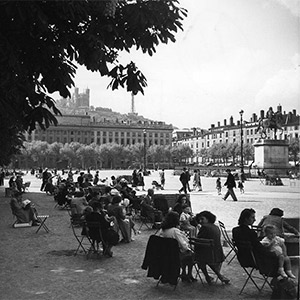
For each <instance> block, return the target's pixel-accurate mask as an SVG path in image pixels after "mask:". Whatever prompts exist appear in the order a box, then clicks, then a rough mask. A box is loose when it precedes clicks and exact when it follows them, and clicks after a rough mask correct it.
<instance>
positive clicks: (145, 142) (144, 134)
mask: <svg viewBox="0 0 300 300" xmlns="http://www.w3.org/2000/svg"><path fill="white" fill-rule="evenodd" d="M146 134H147V132H146V129H144V130H143V137H144V174H145V173H146V146H147V145H146V144H147V141H146Z"/></svg>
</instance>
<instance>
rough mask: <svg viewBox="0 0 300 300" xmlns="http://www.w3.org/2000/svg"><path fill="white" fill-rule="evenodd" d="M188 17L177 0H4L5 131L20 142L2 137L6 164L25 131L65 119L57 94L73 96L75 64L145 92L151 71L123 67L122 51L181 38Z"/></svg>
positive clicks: (0, 56) (0, 84)
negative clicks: (144, 73)
mask: <svg viewBox="0 0 300 300" xmlns="http://www.w3.org/2000/svg"><path fill="white" fill-rule="evenodd" d="M185 16H186V10H185V9H183V8H180V7H179V3H178V1H176V0H160V1H157V0H135V1H133V0H108V1H95V0H93V1H90V0H85V1H81V0H78V1H67V0H66V1H61V0H51V1H46V0H44V1H1V2H0V43H1V47H0V120H1V121H0V123H1V124H0V136H4V137H5V136H6V135H7V134H8V135H9V136H12V135H13V136H14V137H16V139H13V140H11V141H9V140H6V139H5V138H3V137H2V138H1V142H3V143H6V145H5V146H4V144H3V143H1V146H0V147H1V148H0V149H1V158H0V165H2V164H5V163H7V160H8V159H9V157H10V155H11V154H13V153H14V152H16V151H17V148H18V146H19V145H20V144H21V143H22V140H21V139H20V138H19V137H18V136H17V134H18V133H19V132H22V131H23V130H29V131H30V130H34V129H35V126H36V124H39V126H40V127H41V128H43V129H45V128H47V127H48V126H49V125H51V124H56V123H57V120H56V118H55V115H58V114H59V113H60V112H59V110H58V109H57V108H56V107H55V101H54V100H53V98H52V97H51V94H52V93H54V92H58V93H59V94H60V95H61V96H62V97H68V96H70V89H71V88H72V87H73V86H74V82H73V78H74V76H75V73H76V65H75V63H77V64H79V65H83V66H85V67H86V68H87V69H88V70H91V71H94V72H99V73H100V74H101V76H108V77H110V78H111V83H110V87H111V88H112V89H113V90H114V89H117V88H119V87H124V88H126V89H127V91H129V92H131V93H133V94H137V93H138V92H141V93H144V88H145V87H146V86H147V81H146V78H145V76H144V75H143V74H142V72H141V71H140V70H139V69H138V68H137V66H136V65H135V64H134V62H130V63H129V64H128V65H126V66H123V65H121V64H120V63H119V62H118V54H119V52H120V51H128V52H129V51H130V49H132V48H133V47H134V48H137V49H140V50H141V51H143V52H144V53H148V54H149V55H152V54H153V53H154V52H155V51H156V50H155V49H156V47H157V45H158V44H159V43H168V42H169V41H172V42H174V41H175V37H174V34H175V33H176V32H177V30H178V29H182V23H181V22H182V20H183V18H184V17H185ZM6 116H9V117H6ZM3 132H6V133H4V134H3Z"/></svg>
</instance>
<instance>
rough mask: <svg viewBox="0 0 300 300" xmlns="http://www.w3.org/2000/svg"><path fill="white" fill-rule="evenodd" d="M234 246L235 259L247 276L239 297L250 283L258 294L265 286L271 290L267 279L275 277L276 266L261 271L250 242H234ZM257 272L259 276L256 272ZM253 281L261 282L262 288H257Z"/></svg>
mask: <svg viewBox="0 0 300 300" xmlns="http://www.w3.org/2000/svg"><path fill="white" fill-rule="evenodd" d="M233 243H234V245H235V246H236V249H237V258H238V261H239V263H240V266H241V267H242V268H243V269H244V271H245V273H246V274H247V278H246V281H245V283H244V285H243V287H242V289H241V290H240V293H239V295H240V294H241V293H242V292H243V291H244V289H245V287H246V285H247V283H248V282H249V281H251V282H252V283H253V284H254V286H255V287H256V288H257V290H258V291H259V292H261V291H262V290H263V288H264V286H265V285H268V286H269V287H270V288H271V289H272V290H273V287H272V285H271V283H270V282H269V277H277V266H274V265H272V266H270V267H269V269H268V270H263V268H262V266H260V264H259V263H258V261H257V260H256V258H255V256H254V253H253V248H252V245H251V242H249V241H239V240H234V241H233ZM257 270H258V271H259V275H258V274H257V272H256V271H257ZM255 280H261V281H262V282H263V284H262V286H261V287H259V286H258V284H257V282H256V281H255Z"/></svg>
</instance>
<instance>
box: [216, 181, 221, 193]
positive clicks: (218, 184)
mask: <svg viewBox="0 0 300 300" xmlns="http://www.w3.org/2000/svg"><path fill="white" fill-rule="evenodd" d="M216 189H217V192H218V195H221V194H222V193H221V191H222V183H221V178H220V177H218V178H217V180H216Z"/></svg>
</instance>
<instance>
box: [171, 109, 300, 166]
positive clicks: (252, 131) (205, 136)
mask: <svg viewBox="0 0 300 300" xmlns="http://www.w3.org/2000/svg"><path fill="white" fill-rule="evenodd" d="M277 111H280V112H281V113H282V115H283V124H282V129H283V130H282V131H281V130H278V131H277V134H276V138H277V139H285V140H292V139H295V138H299V133H300V127H299V125H300V124H299V123H300V118H299V115H297V113H296V110H295V109H294V110H293V111H292V112H288V113H287V112H285V111H284V112H282V107H281V105H278V107H277ZM265 117H266V115H265V111H264V110H261V111H260V116H259V117H258V116H257V114H255V113H253V114H252V117H251V118H250V120H243V119H241V118H240V119H239V120H236V122H235V121H234V119H233V117H232V116H231V117H230V118H229V122H228V123H227V120H226V119H224V122H223V124H221V122H218V123H217V125H215V124H211V127H210V128H209V129H207V130H203V129H198V128H193V129H192V130H174V132H173V144H176V145H180V144H181V145H186V146H189V147H190V148H191V149H192V150H193V153H194V155H193V157H192V158H190V160H189V162H190V163H201V162H202V157H201V154H200V153H201V150H202V149H208V148H210V147H211V146H212V145H213V144H215V143H239V144H240V143H241V139H243V143H244V144H245V143H250V144H254V143H255V141H256V140H258V139H260V138H261V135H260V132H257V128H258V125H259V120H260V119H264V118H265ZM241 121H242V122H241ZM241 123H242V124H241ZM267 134H268V137H270V138H274V136H272V134H273V133H272V132H271V131H270V130H268V132H267Z"/></svg>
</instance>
